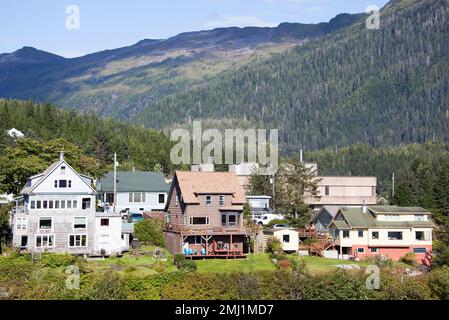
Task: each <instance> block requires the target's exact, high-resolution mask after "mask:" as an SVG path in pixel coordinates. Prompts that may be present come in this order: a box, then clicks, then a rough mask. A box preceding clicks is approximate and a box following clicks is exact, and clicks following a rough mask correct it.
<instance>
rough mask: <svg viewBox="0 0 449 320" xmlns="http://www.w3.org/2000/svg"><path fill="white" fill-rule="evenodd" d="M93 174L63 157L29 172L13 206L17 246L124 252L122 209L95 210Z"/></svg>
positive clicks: (30, 249)
mask: <svg viewBox="0 0 449 320" xmlns="http://www.w3.org/2000/svg"><path fill="white" fill-rule="evenodd" d="M96 194H97V192H96V191H95V189H94V188H93V179H92V178H91V177H88V176H86V175H81V174H79V173H77V172H76V171H75V170H74V169H73V168H72V167H71V166H70V165H69V164H68V163H67V162H66V161H65V160H64V153H61V156H60V159H59V161H56V162H55V163H53V164H52V165H50V166H49V167H48V168H47V169H46V170H45V171H44V172H42V173H40V174H37V175H34V176H32V177H30V178H29V179H28V181H27V183H26V186H25V187H24V188H23V189H22V191H21V192H20V196H19V197H17V198H16V199H15V202H16V206H15V208H14V209H13V210H12V219H11V221H12V230H13V246H15V247H18V248H21V249H22V250H25V251H28V252H56V253H70V254H83V255H84V254H85V255H100V254H101V255H110V254H121V252H122V247H123V245H122V232H121V231H122V230H121V217H120V215H116V216H111V215H110V214H105V213H100V212H99V213H97V212H96V204H95V197H96ZM97 225H98V227H96V226H97Z"/></svg>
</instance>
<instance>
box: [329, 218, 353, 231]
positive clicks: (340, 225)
mask: <svg viewBox="0 0 449 320" xmlns="http://www.w3.org/2000/svg"><path fill="white" fill-rule="evenodd" d="M332 224H334V225H335V226H336V227H337V228H338V229H339V230H350V229H351V227H350V226H348V224H347V223H346V222H345V221H342V220H334V222H332Z"/></svg>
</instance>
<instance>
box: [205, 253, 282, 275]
mask: <svg viewBox="0 0 449 320" xmlns="http://www.w3.org/2000/svg"><path fill="white" fill-rule="evenodd" d="M196 264H197V268H198V269H197V270H198V272H218V273H226V272H235V271H238V272H257V271H273V270H276V267H275V266H274V264H273V263H272V262H271V260H270V257H269V256H268V254H266V253H261V254H256V255H254V254H249V255H248V256H247V257H246V259H245V258H244V259H228V260H226V259H205V260H196Z"/></svg>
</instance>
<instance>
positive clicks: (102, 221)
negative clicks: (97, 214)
mask: <svg viewBox="0 0 449 320" xmlns="http://www.w3.org/2000/svg"><path fill="white" fill-rule="evenodd" d="M100 225H101V226H102V227H108V226H109V219H101V220H100Z"/></svg>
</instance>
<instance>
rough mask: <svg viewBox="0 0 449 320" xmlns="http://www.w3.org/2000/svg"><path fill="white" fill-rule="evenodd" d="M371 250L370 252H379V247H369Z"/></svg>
mask: <svg viewBox="0 0 449 320" xmlns="http://www.w3.org/2000/svg"><path fill="white" fill-rule="evenodd" d="M373 250H375V251H373ZM369 252H370V253H379V248H377V247H376V248H369Z"/></svg>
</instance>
